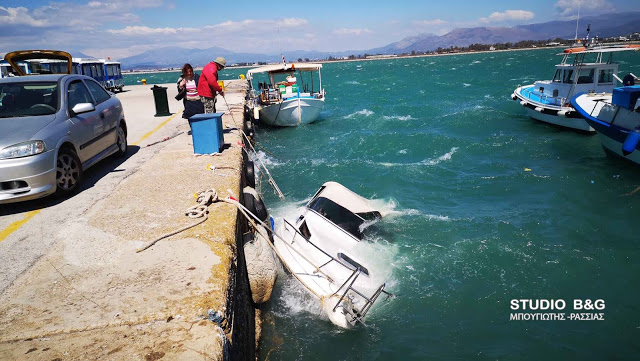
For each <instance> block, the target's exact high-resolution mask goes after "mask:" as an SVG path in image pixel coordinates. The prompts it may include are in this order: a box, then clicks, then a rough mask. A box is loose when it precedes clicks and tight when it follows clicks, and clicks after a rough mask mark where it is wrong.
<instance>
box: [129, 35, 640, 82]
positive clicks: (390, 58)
mask: <svg viewBox="0 0 640 361" xmlns="http://www.w3.org/2000/svg"><path fill="white" fill-rule="evenodd" d="M624 44H636V43H635V42H625V43H624ZM611 45H617V44H615V43H612V44H611ZM569 47H571V46H569V45H558V46H539V47H535V48H520V49H502V50H479V51H461V52H457V53H441V54H419V55H397V56H385V57H381V58H360V59H336V60H318V61H309V62H306V63H315V64H326V63H347V62H354V61H376V60H393V59H406V58H425V57H432V56H434V57H435V56H451V55H469V54H487V53H503V52H508V51H526V50H543V49H558V48H569ZM289 63H297V62H294V61H292V62H289ZM273 64H277V63H269V64H267V65H273ZM258 66H262V65H243V66H229V67H228V68H229V69H243V68H256V67H258ZM202 68H203V67H196V68H194V70H202ZM179 71H181V69H180V68H177V69H173V70H166V69H163V70H141V71H126V72H123V74H150V73H172V72H179Z"/></svg>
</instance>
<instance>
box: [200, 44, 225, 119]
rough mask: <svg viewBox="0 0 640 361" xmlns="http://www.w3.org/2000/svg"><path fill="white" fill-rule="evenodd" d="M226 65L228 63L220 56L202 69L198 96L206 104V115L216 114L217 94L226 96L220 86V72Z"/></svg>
mask: <svg viewBox="0 0 640 361" xmlns="http://www.w3.org/2000/svg"><path fill="white" fill-rule="evenodd" d="M226 63H227V61H226V60H225V59H224V58H223V57H220V56H219V57H217V58H216V60H214V61H212V62H210V63H209V64H207V65H206V66H205V67H204V69H202V74H200V81H198V95H200V101H202V103H203V104H204V112H205V113H215V112H216V93H220V95H222V96H224V91H222V88H221V87H220V85H219V84H218V71H219V70H222V69H223V68H224V66H225V64H226Z"/></svg>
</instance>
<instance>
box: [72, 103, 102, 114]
mask: <svg viewBox="0 0 640 361" xmlns="http://www.w3.org/2000/svg"><path fill="white" fill-rule="evenodd" d="M94 110H96V107H95V106H94V105H93V104H92V103H78V104H76V105H74V106H73V108H72V109H71V111H72V112H73V113H74V114H82V113H87V112H92V111H94Z"/></svg>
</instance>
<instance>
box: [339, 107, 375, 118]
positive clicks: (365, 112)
mask: <svg viewBox="0 0 640 361" xmlns="http://www.w3.org/2000/svg"><path fill="white" fill-rule="evenodd" d="M373 114H374V113H373V112H372V111H371V110H369V109H362V110H358V111H357V112H355V113H351V114H349V115H345V116H344V119H351V118H353V117H355V116H358V115H364V116H365V117H369V116H372V115H373Z"/></svg>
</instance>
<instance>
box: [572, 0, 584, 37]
mask: <svg viewBox="0 0 640 361" xmlns="http://www.w3.org/2000/svg"><path fill="white" fill-rule="evenodd" d="M581 6H582V1H578V18H577V19H576V37H575V38H574V39H573V41H574V43H577V42H578V23H579V22H580V7H581Z"/></svg>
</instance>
